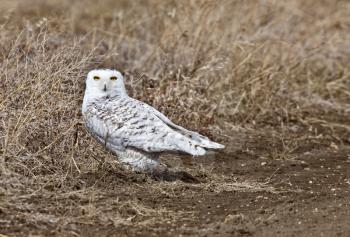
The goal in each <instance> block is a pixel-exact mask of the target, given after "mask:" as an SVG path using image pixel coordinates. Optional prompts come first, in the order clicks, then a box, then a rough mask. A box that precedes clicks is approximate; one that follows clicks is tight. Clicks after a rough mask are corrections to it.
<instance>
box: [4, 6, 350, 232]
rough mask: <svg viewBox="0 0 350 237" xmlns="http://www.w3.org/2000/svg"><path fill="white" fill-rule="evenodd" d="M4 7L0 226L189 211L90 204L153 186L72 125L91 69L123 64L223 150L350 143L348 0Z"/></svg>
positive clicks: (135, 82) (285, 150)
mask: <svg viewBox="0 0 350 237" xmlns="http://www.w3.org/2000/svg"><path fill="white" fill-rule="evenodd" d="M0 12H1V15H0V16H1V17H0V29H1V30H0V144H1V150H0V168H1V169H0V176H1V181H0V183H1V185H0V199H1V200H2V202H1V204H0V214H1V215H2V216H6V218H5V219H3V220H2V221H3V222H1V223H0V226H3V227H4V228H9V229H11V226H12V225H13V224H14V223H15V224H18V225H19V224H20V223H27V221H26V219H28V218H30V219H32V223H29V224H28V223H27V225H26V228H28V229H29V230H34V233H45V231H47V229H49V230H50V229H51V230H52V228H53V227H52V226H56V227H54V228H53V229H54V230H55V228H56V231H66V230H67V231H68V230H69V231H68V232H66V234H67V235H69V234H72V233H73V234H74V233H78V232H79V231H77V229H79V228H78V227H77V226H72V225H78V224H77V223H85V224H88V223H90V222H94V223H107V222H110V221H112V222H113V225H115V226H119V225H123V226H125V225H128V224H127V223H131V221H132V219H133V218H140V219H139V220H138V219H137V220H133V221H134V223H135V221H136V222H137V223H139V224H140V225H142V226H144V227H145V228H151V227H152V226H153V225H154V223H155V221H154V220H153V221H152V219H149V218H145V217H147V216H153V218H154V215H152V213H153V212H158V213H160V218H165V220H167V218H168V219H169V218H170V219H169V221H172V219H171V218H177V219H181V218H184V215H185V214H181V213H176V215H171V214H169V213H167V212H166V211H164V210H162V209H161V208H158V207H156V206H155V207H153V209H152V208H150V207H146V206H142V205H143V204H137V203H138V201H137V200H131V201H128V200H126V199H127V198H125V200H119V202H120V203H122V205H117V206H118V208H117V210H114V211H115V212H116V213H117V214H115V215H114V216H108V215H110V214H106V215H104V213H107V212H108V213H110V212H109V211H111V210H110V209H109V208H110V203H108V205H107V204H106V205H103V204H101V202H99V204H98V205H99V206H96V205H97V204H95V203H94V202H93V200H100V201H101V200H107V199H108V198H110V197H111V196H113V195H115V194H116V193H120V192H123V193H128V192H130V197H132V194H133V193H137V192H138V191H140V192H141V191H145V188H144V187H142V186H143V184H145V185H146V184H147V185H151V186H152V187H153V188H157V187H158V186H157V185H158V184H157V183H154V182H153V181H152V180H149V179H148V178H147V177H144V176H139V175H136V176H135V175H133V174H130V173H128V172H127V171H124V170H120V168H118V166H117V165H115V164H114V163H113V162H112V161H111V160H112V156H111V155H110V154H108V153H107V152H106V151H105V150H104V148H103V147H101V146H99V145H97V143H96V142H95V141H93V139H92V138H91V137H90V136H89V135H88V134H87V133H86V131H85V129H84V128H83V126H81V114H80V106H81V103H82V97H83V92H84V77H85V75H86V73H87V72H88V71H89V70H90V69H93V68H100V67H104V68H117V69H120V70H121V71H124V72H125V73H126V75H127V78H126V80H127V83H128V89H129V91H130V93H131V94H132V95H133V96H134V97H136V98H139V99H141V100H143V101H146V102H148V103H150V104H152V105H153V106H155V107H157V108H159V109H160V110H161V111H163V112H165V113H166V114H167V115H168V116H170V117H171V118H172V119H173V120H174V121H175V122H177V123H179V124H181V125H184V126H186V127H189V128H192V129H195V130H198V131H200V132H202V133H204V134H206V135H208V136H210V137H212V138H214V139H215V140H218V141H221V142H224V143H226V144H227V146H228V150H230V149H233V148H232V147H230V144H232V142H234V141H235V140H237V139H238V140H239V139H240V134H242V136H243V134H250V135H253V138H252V137H251V138H250V139H249V138H247V139H248V140H249V141H250V142H251V143H254V142H255V141H256V140H259V139H262V138H264V137H265V138H267V137H268V138H270V139H268V140H267V141H266V144H270V145H271V144H272V147H273V149H271V150H269V149H268V148H267V147H265V145H261V146H262V147H260V148H261V152H260V153H261V155H262V156H266V157H268V158H272V159H280V158H282V159H288V158H290V157H292V153H293V152H294V151H296V150H297V149H298V148H299V145H300V144H301V143H304V142H305V141H306V140H307V141H311V142H314V143H315V144H317V145H325V146H329V145H330V144H334V146H341V145H342V144H344V143H347V144H348V143H349V142H350V140H349V137H350V136H349V134H350V122H349V116H350V70H349V62H350V51H349V50H350V17H349V12H350V3H349V2H347V1H340V0H339V1H316V0H312V1H307V3H305V1H302V0H295V1H273V0H271V1H269V0H266V1H253V0H249V1H239V0H237V1H229V0H222V1H185V0H183V1H170V0H169V1H159V0H158V1H157V0H147V1H126V0H125V1H123V0H120V1H112V0H106V1H99V2H98V3H95V1H73V3H71V1H68V0H67V1H57V0H51V1H30V3H29V1H2V2H1V6H0ZM234 134H236V135H234ZM237 134H238V135H237ZM259 136H260V137H259ZM251 149H253V150H254V149H255V148H254V147H253V148H251ZM256 149H259V147H257V148H256ZM101 161H107V162H106V163H104V164H101ZM205 172H208V174H207V176H209V177H210V175H211V172H210V171H205ZM212 178H214V179H215V177H214V176H213V177H212ZM94 180H95V181H94ZM135 180H136V181H135ZM140 180H141V181H140ZM134 182H136V183H134ZM138 182H141V185H139V184H138ZM125 183H127V184H128V185H124V184H125ZM129 183H130V184H129ZM111 185H114V187H113V186H111ZM160 185H162V184H160ZM114 188H115V189H118V188H122V189H124V190H118V191H115V192H114V191H113V190H114ZM110 189H113V190H112V193H109V191H110ZM159 195H160V196H161V197H162V195H169V194H162V192H159ZM33 197H34V198H33ZM114 201H115V200H114ZM115 202H118V201H115ZM18 203H22V204H23V205H19V204H18ZM57 206H59V207H60V208H57ZM34 208H35V209H34ZM33 210H34V211H33ZM16 213H17V214H16ZM119 217H120V218H119ZM103 218H105V219H103ZM108 218H109V219H108ZM118 218H119V219H118ZM130 218H131V219H130ZM4 220H6V221H8V222H6V221H4ZM145 220H149V221H150V222H145ZM50 221H52V223H50ZM72 223H75V224H72ZM28 226H29V227H28ZM57 226H58V227H57ZM57 228H58V229H57Z"/></svg>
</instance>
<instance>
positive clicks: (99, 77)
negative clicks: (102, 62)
mask: <svg viewBox="0 0 350 237" xmlns="http://www.w3.org/2000/svg"><path fill="white" fill-rule="evenodd" d="M85 93H86V94H89V97H103V96H115V95H120V96H124V95H126V90H125V86H124V77H123V75H122V74H121V73H120V72H119V71H117V70H111V69H95V70H92V71H90V72H89V73H88V74H87V77H86V91H85Z"/></svg>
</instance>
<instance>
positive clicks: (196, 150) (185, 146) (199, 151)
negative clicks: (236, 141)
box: [175, 134, 225, 156]
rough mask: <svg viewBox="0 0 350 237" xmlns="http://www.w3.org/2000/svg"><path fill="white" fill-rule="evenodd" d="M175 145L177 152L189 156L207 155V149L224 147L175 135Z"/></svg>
mask: <svg viewBox="0 0 350 237" xmlns="http://www.w3.org/2000/svg"><path fill="white" fill-rule="evenodd" d="M175 140H176V141H177V142H176V143H175V144H176V146H177V148H178V149H177V150H179V151H182V152H185V153H188V154H191V155H193V156H203V155H205V154H206V153H207V149H222V148H224V147H225V146H224V145H221V144H219V143H216V142H212V141H210V140H209V139H199V138H197V139H193V138H192V137H188V136H185V135H183V134H176V138H175Z"/></svg>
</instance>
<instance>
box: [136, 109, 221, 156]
mask: <svg viewBox="0 0 350 237" xmlns="http://www.w3.org/2000/svg"><path fill="white" fill-rule="evenodd" d="M140 104H141V106H143V107H144V108H145V109H146V110H147V111H149V112H150V113H152V114H154V115H155V116H157V117H158V118H159V119H160V120H162V121H163V122H164V123H165V124H166V125H168V126H169V127H170V128H172V129H173V130H175V131H177V132H179V133H181V134H182V135H183V136H186V137H187V138H189V139H191V140H193V141H196V142H197V144H199V145H200V146H202V147H204V148H208V149H223V148H225V146H224V145H222V144H219V143H216V142H213V141H211V140H210V139H209V138H208V137H206V136H203V135H201V134H199V133H197V132H194V131H190V130H187V129H185V128H183V127H181V126H179V125H176V124H175V123H173V122H172V121H171V120H170V119H169V118H168V117H166V116H165V115H164V114H162V113H161V112H159V111H158V110H157V109H155V108H153V107H152V106H150V105H148V104H146V103H143V102H140Z"/></svg>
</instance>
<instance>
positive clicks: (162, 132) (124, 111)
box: [84, 97, 205, 155]
mask: <svg viewBox="0 0 350 237" xmlns="http://www.w3.org/2000/svg"><path fill="white" fill-rule="evenodd" d="M149 107H150V106H149ZM150 108H152V107H150ZM84 118H85V120H86V126H87V127H88V129H89V130H90V131H91V133H92V134H93V136H94V137H95V138H96V139H97V140H98V141H99V142H101V143H102V144H105V146H106V147H107V148H109V149H111V150H112V151H113V150H122V149H125V148H127V147H132V148H136V149H140V150H143V151H146V152H162V151H182V152H186V153H189V154H192V155H204V154H205V149H204V148H203V147H201V146H200V144H199V143H198V142H196V141H195V140H192V139H190V138H188V137H187V136H184V135H183V134H181V133H179V132H177V131H175V130H174V129H173V128H171V127H170V126H169V125H168V124H167V123H165V122H164V121H163V120H162V119H161V118H159V117H158V116H157V115H156V114H155V113H154V111H152V110H151V109H149V108H148V106H147V105H145V104H143V103H142V102H140V101H137V100H134V99H132V98H130V97H126V98H118V99H109V100H107V101H104V102H103V103H102V102H101V103H92V104H91V105H89V106H88V108H87V111H86V113H85V114H84Z"/></svg>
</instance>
